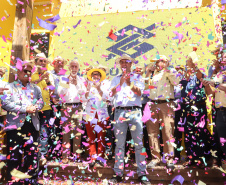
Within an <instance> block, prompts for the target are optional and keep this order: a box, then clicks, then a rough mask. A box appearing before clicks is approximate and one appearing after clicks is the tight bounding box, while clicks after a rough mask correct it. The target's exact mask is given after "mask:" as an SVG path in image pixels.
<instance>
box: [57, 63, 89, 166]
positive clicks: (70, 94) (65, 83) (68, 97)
mask: <svg viewBox="0 0 226 185" xmlns="http://www.w3.org/2000/svg"><path fill="white" fill-rule="evenodd" d="M69 70H70V75H69V76H65V77H62V78H61V81H60V85H59V87H58V95H59V96H60V100H61V102H62V108H61V117H62V118H66V119H67V120H63V119H62V120H61V121H62V123H61V124H62V128H63V132H62V133H63V153H62V156H63V160H62V162H63V163H68V162H69V156H70V153H71V148H72V151H73V157H74V159H76V160H79V154H78V153H76V152H77V150H78V149H80V145H81V133H80V132H79V131H78V129H81V128H82V123H81V121H82V113H83V110H82V97H83V95H84V94H85V92H86V87H85V85H84V79H82V78H81V77H79V76H78V75H77V73H78V71H79V63H78V61H77V60H72V61H71V62H70V63H69ZM66 128H69V130H68V129H66ZM71 135H73V142H72V143H73V145H72V146H70V138H71Z"/></svg>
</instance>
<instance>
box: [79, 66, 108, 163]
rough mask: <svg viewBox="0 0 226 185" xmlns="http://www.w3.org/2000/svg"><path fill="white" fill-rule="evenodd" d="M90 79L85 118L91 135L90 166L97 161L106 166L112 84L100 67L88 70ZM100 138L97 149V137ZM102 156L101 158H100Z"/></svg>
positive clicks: (88, 132) (86, 94)
mask: <svg viewBox="0 0 226 185" xmlns="http://www.w3.org/2000/svg"><path fill="white" fill-rule="evenodd" d="M87 78H88V80H89V82H88V85H87V91H86V93H85V99H86V101H87V104H86V108H85V113H86V114H84V117H83V119H84V120H85V121H86V124H85V126H86V131H87V135H88V137H89V155H90V157H91V162H90V167H93V166H94V165H95V163H96V162H97V163H99V164H100V165H101V166H104V165H106V164H104V161H103V158H104V152H105V134H106V132H105V128H106V126H107V118H108V117H109V115H108V111H107V104H106V102H107V101H111V99H112V98H111V97H110V84H109V83H106V81H104V80H105V78H106V73H105V72H104V71H103V70H101V69H98V68H93V69H91V70H89V71H88V72H87ZM96 137H97V139H98V143H97V145H98V146H97V148H98V149H97V150H96V143H95V139H96ZM100 157H101V158H100Z"/></svg>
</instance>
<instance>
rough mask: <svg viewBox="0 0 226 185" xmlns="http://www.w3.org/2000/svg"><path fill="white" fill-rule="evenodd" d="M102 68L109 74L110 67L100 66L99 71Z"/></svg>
mask: <svg viewBox="0 0 226 185" xmlns="http://www.w3.org/2000/svg"><path fill="white" fill-rule="evenodd" d="M101 68H103V69H105V71H106V73H109V68H108V67H106V66H103V65H101V64H100V65H99V66H98V69H101Z"/></svg>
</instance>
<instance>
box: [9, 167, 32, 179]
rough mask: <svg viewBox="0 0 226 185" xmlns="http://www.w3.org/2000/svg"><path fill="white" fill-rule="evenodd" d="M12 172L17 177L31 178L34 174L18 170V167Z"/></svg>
mask: <svg viewBox="0 0 226 185" xmlns="http://www.w3.org/2000/svg"><path fill="white" fill-rule="evenodd" d="M10 174H11V175H12V176H13V177H16V178H17V179H30V178H31V177H32V176H30V175H27V174H25V173H23V172H21V171H18V170H16V169H13V170H12V171H11V172H10Z"/></svg>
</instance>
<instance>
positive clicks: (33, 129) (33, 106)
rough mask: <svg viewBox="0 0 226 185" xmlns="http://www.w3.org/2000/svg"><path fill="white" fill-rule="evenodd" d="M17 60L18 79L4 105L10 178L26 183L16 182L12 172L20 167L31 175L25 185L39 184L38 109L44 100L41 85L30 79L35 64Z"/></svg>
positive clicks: (3, 101)
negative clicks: (18, 63) (31, 81)
mask: <svg viewBox="0 0 226 185" xmlns="http://www.w3.org/2000/svg"><path fill="white" fill-rule="evenodd" d="M17 62H20V64H21V65H17V66H18V69H17V80H16V81H14V82H12V83H10V84H8V85H7V86H6V88H8V89H9V91H7V92H6V94H5V95H6V97H5V98H4V99H3V98H2V107H3V108H4V109H5V110H6V111H7V116H6V125H5V129H4V130H5V131H6V135H7V156H8V157H7V181H8V182H9V183H10V182H13V183H12V184H22V183H23V182H22V180H19V182H15V180H14V178H12V175H11V172H12V171H13V170H14V169H17V170H18V171H22V172H24V173H27V174H28V175H29V176H31V178H29V179H25V181H24V182H25V185H28V184H35V185H38V184H39V183H38V182H37V178H38V173H39V171H38V167H39V158H38V137H39V130H40V124H39V118H38V111H39V110H41V109H42V108H43V106H44V102H43V99H42V93H41V90H40V88H39V87H38V86H37V85H35V84H32V83H30V82H29V79H30V77H31V74H32V69H33V68H34V63H33V62H29V61H22V62H21V61H17ZM23 154H24V155H23ZM22 156H23V161H24V163H23V165H22Z"/></svg>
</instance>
